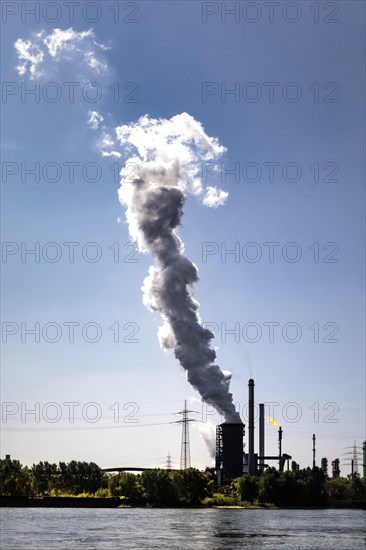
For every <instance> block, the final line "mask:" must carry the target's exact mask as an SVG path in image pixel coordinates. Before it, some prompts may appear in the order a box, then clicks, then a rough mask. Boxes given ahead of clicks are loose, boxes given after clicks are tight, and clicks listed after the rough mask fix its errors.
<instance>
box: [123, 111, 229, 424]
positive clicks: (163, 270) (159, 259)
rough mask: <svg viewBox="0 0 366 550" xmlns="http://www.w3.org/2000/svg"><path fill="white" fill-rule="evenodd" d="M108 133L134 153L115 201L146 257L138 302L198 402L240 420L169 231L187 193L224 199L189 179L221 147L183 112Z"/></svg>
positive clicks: (180, 250)
mask: <svg viewBox="0 0 366 550" xmlns="http://www.w3.org/2000/svg"><path fill="white" fill-rule="evenodd" d="M116 133H117V138H118V139H119V141H120V142H121V144H122V146H123V148H126V147H127V148H129V149H130V150H133V149H134V150H135V151H136V152H137V155H136V153H135V156H132V157H131V158H130V159H129V160H128V161H127V162H126V165H125V167H124V168H123V169H122V171H121V177H122V179H121V182H122V183H121V187H120V190H119V198H120V201H121V202H122V204H124V205H125V206H126V216H127V221H128V225H129V232H130V235H131V238H132V239H134V240H135V241H136V242H137V244H138V247H139V250H140V251H142V252H148V253H150V254H151V255H152V256H153V258H154V266H152V267H150V270H149V275H148V277H147V278H146V279H145V281H144V285H143V293H144V298H143V300H144V304H145V305H146V306H147V307H148V308H149V309H151V310H153V311H159V312H160V313H161V316H162V318H163V325H162V326H161V327H160V328H159V331H158V336H159V341H160V344H161V346H162V347H163V348H164V349H166V350H169V349H173V350H174V354H175V356H176V358H177V359H178V360H179V362H180V364H181V365H182V367H183V368H184V369H185V370H186V373H187V378H188V380H189V382H190V383H191V384H192V386H193V387H194V388H195V389H196V390H198V391H199V393H200V394H201V396H202V399H203V400H204V401H206V402H207V403H210V404H211V405H213V406H214V407H215V408H216V409H217V411H218V412H219V413H220V414H223V415H224V416H225V419H226V421H228V422H240V417H239V415H238V413H237V412H236V411H235V407H234V405H233V402H232V395H231V393H229V383H230V378H231V373H229V372H223V371H222V370H221V369H220V368H219V367H218V366H217V365H216V364H215V359H216V353H215V351H214V350H213V349H212V348H211V347H210V340H211V339H212V338H213V334H212V332H210V331H209V330H207V329H204V328H203V327H202V325H201V322H200V317H199V314H198V306H199V304H198V302H197V301H196V300H195V299H194V298H193V297H192V290H193V285H194V283H196V282H197V280H198V276H197V267H196V266H195V265H194V264H193V263H192V262H191V261H190V260H189V259H188V258H187V257H186V256H185V255H184V245H183V242H182V240H181V239H180V238H179V236H178V235H177V232H176V229H177V228H178V226H179V225H180V222H181V218H182V209H183V205H184V202H185V199H186V194H187V192H192V193H193V194H196V195H201V196H202V197H203V199H202V202H203V203H204V204H205V205H207V206H211V207H216V206H218V205H220V204H223V203H224V202H225V199H226V197H227V193H225V192H224V191H222V190H219V189H217V188H215V187H207V188H206V189H203V186H202V183H201V181H200V180H199V179H198V177H197V175H198V173H199V162H202V161H206V162H207V161H213V160H214V159H216V158H217V157H218V156H220V155H221V154H222V153H223V152H224V151H225V149H224V147H222V146H221V145H220V144H219V143H218V141H217V139H215V138H211V137H209V136H208V135H207V134H206V133H205V132H204V129H203V128H202V126H201V124H200V123H199V122H197V121H196V120H195V119H194V118H193V117H191V116H190V115H188V114H187V113H182V114H180V115H177V116H174V117H172V118H171V119H170V120H164V119H159V120H155V119H150V118H148V117H147V116H145V117H142V118H140V119H139V121H138V122H137V123H136V124H131V125H125V126H119V127H118V128H117V129H116Z"/></svg>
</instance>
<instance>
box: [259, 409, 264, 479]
mask: <svg viewBox="0 0 366 550" xmlns="http://www.w3.org/2000/svg"><path fill="white" fill-rule="evenodd" d="M259 456H260V457H261V458H260V459H259V467H260V470H261V471H263V469H264V403H260V404H259Z"/></svg>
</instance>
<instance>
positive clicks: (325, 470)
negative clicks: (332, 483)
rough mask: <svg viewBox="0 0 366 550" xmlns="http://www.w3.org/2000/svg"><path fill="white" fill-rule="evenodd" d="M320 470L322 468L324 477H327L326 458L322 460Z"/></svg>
mask: <svg viewBox="0 0 366 550" xmlns="http://www.w3.org/2000/svg"><path fill="white" fill-rule="evenodd" d="M321 468H322V470H323V472H324V473H325V475H326V476H327V475H328V459H327V458H322V461H321Z"/></svg>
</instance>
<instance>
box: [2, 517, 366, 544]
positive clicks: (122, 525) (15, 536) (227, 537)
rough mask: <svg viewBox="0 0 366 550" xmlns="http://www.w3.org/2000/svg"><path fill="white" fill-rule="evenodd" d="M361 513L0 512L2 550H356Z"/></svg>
mask: <svg viewBox="0 0 366 550" xmlns="http://www.w3.org/2000/svg"><path fill="white" fill-rule="evenodd" d="M364 545H365V512H364V511H362V510H242V509H239V510H236V509H231V510H230V509H186V510H185V509H146V508H118V509H107V510H106V509H70V508H62V509H61V508H49V509H39V508H38V509H37V508H33V509H32V508H2V509H1V549H2V550H67V549H70V550H72V549H75V550H76V549H77V550H80V549H83V548H85V549H88V550H92V549H96V550H107V549H111V548H113V549H115V550H117V549H120V548H126V549H128V550H134V549H139V550H140V549H148V550H153V549H159V550H161V549H164V548H166V549H169V550H173V549H177V550H178V549H179V550H190V549H192V550H193V549H194V550H196V549H197V550H221V549H225V550H231V549H238V548H256V549H257V548H270V549H272V550H277V548H279V549H283V550H285V549H288V550H300V549H306V550H311V549H314V550H315V549H316V550H326V549H331V550H355V549H358V548H364V547H365V546H364Z"/></svg>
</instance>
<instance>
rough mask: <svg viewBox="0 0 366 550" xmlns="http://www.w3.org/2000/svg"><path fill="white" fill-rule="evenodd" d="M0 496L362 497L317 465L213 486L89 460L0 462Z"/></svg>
mask: <svg viewBox="0 0 366 550" xmlns="http://www.w3.org/2000/svg"><path fill="white" fill-rule="evenodd" d="M0 496H90V497H93V496H96V497H120V498H121V499H122V500H123V502H125V503H126V504H129V505H136V506H146V505H147V506H195V505H227V506H231V505H235V506H278V507H283V506H289V507H296V506H329V505H336V504H337V505H339V506H342V505H344V506H351V505H352V504H357V503H358V504H360V503H362V502H365V500H366V483H365V480H362V479H360V478H359V477H358V476H354V477H353V478H351V476H349V477H347V478H341V477H339V478H331V479H330V478H328V477H327V476H326V474H325V473H324V472H323V470H321V469H320V468H314V469H311V468H307V469H303V470H293V471H286V472H282V473H281V472H279V471H278V470H276V469H275V468H268V469H267V470H266V471H265V473H264V474H262V475H261V476H252V475H250V474H244V475H243V476H241V477H238V478H237V479H235V480H234V481H233V482H232V483H231V484H229V485H225V486H217V485H216V484H215V478H214V472H213V470H210V469H207V470H206V471H205V472H201V471H199V470H197V469H195V468H188V469H187V470H171V471H169V470H164V469H151V470H145V471H144V472H142V473H141V474H132V473H129V472H120V473H116V474H107V473H105V472H103V471H102V470H101V468H100V467H99V466H98V465H97V464H95V463H94V462H77V461H75V460H72V461H71V462H69V463H65V462H59V463H58V464H55V463H49V462H39V463H38V464H33V465H32V466H31V467H30V468H29V467H27V466H23V465H22V464H21V463H20V462H19V461H18V460H0Z"/></svg>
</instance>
